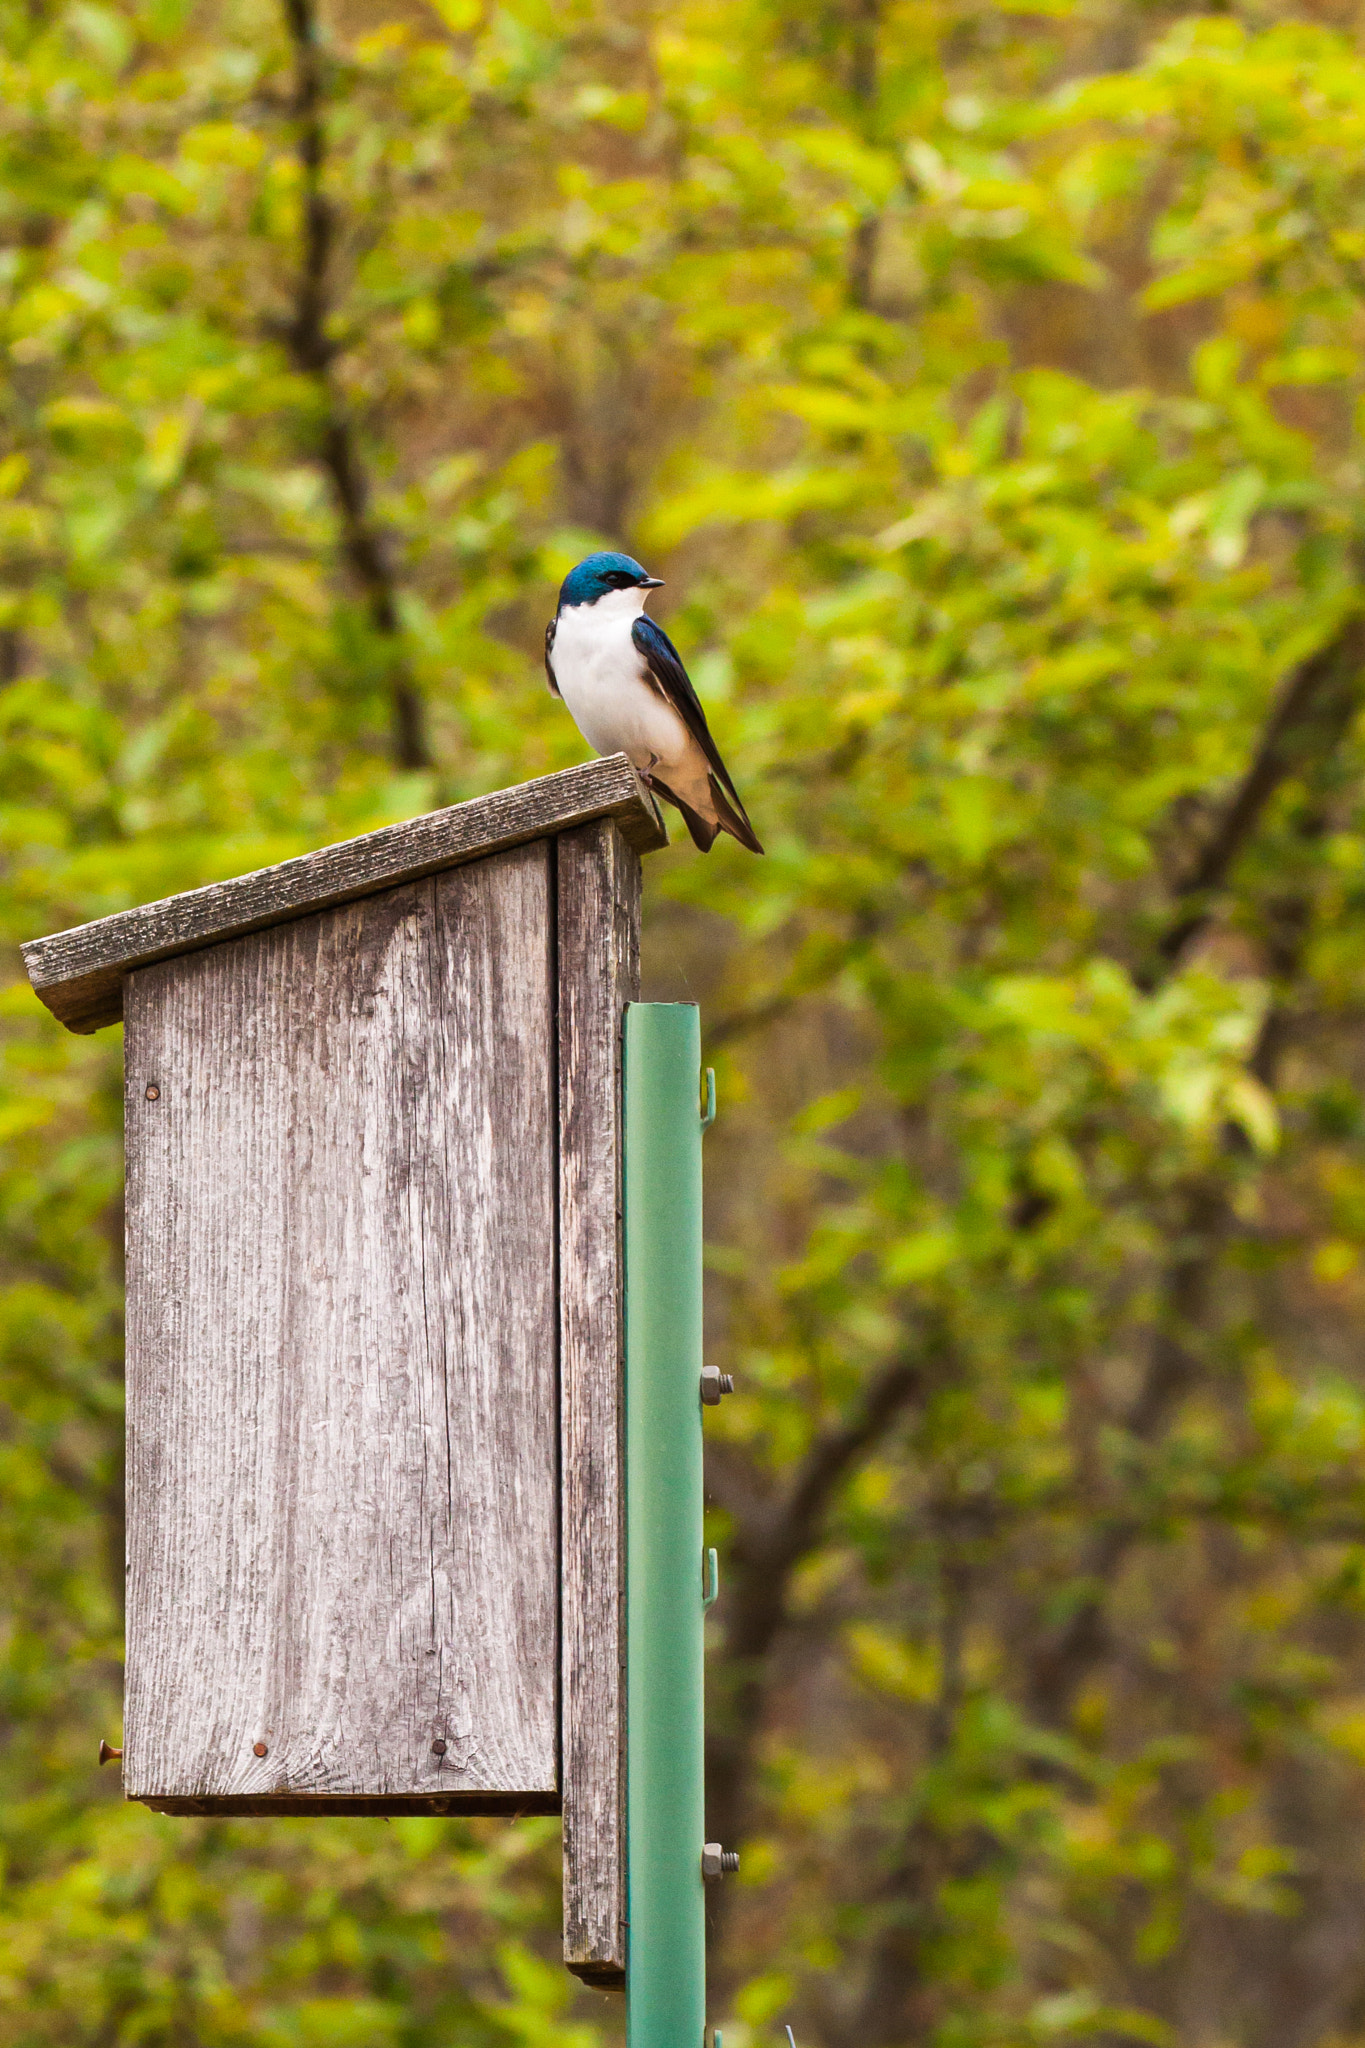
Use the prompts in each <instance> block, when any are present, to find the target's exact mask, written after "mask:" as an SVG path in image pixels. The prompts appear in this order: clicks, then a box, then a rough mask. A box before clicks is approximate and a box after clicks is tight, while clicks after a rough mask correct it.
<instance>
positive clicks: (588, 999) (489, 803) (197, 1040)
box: [24, 755, 665, 1981]
mask: <svg viewBox="0 0 1365 2048" xmlns="http://www.w3.org/2000/svg"><path fill="white" fill-rule="evenodd" d="M664 843H665V834H664V831H663V828H662V825H661V823H660V820H659V816H658V813H657V811H656V809H655V807H654V804H653V802H652V800H651V798H650V796H649V794H648V792H647V791H646V790H645V789H644V788H643V786H642V785H641V783H640V782H639V780H638V779H637V777H636V775H635V774H634V772H633V770H632V769H631V767H630V766H629V764H628V762H627V761H626V760H625V758H624V756H620V755H618V756H615V757H613V758H612V759H610V760H605V761H595V762H592V763H590V764H589V765H587V766H585V767H581V768H574V769H570V770H568V771H567V772H566V773H564V774H560V775H551V776H547V777H546V778H544V779H543V780H541V781H537V782H530V783H526V784H524V785H522V786H520V787H518V788H515V789H510V790H505V791H502V792H500V793H498V794H496V795H493V796H488V797H481V798H478V799H476V800H475V801H474V802H471V803H465V804H457V805H456V806H454V807H453V808H452V809H449V810H444V811H438V812H435V813H433V814H431V815H429V816H426V817H421V818H417V819H414V820H412V821H411V822H410V823H407V824H402V825H394V826H391V827H389V828H387V829H386V830H384V831H380V832H373V833H370V834H368V835H366V836H365V837H364V838H360V839H354V840H351V841H349V842H347V843H345V844H342V845H337V846H329V847H325V848H323V849H322V850H321V851H319V852H316V853H311V854H307V855H305V856H303V857H302V858H300V859H297V860H290V861H286V862H284V863H283V864H282V865H280V866H278V867H273V868H268V869H265V870H263V871H261V872H259V873H256V874H250V875H244V876H240V877H238V878H237V879H235V880H232V881H227V882H220V883H216V884H214V885H212V886H211V887H208V888H203V889H195V890H192V891H190V892H189V893H188V894H186V895H181V896H174V897H171V898H169V899H168V900H166V901H163V902H159V903H151V904H146V905H143V906H141V907H140V908H137V909H133V910H128V911H124V912H122V913H120V914H119V915H117V916H114V917H108V918H104V919H101V920H100V921H99V922H98V923H95V924H89V925H84V926H82V927H80V928H79V929H77V930H74V931H68V932H61V933H58V934H56V935H55V936H54V937H50V938H44V939H39V940H36V941H35V942H33V943H32V944H31V945H29V946H27V947H25V949H24V951H25V960H26V964H27V967H28V971H29V976H30V979H31V981H32V984H33V987H34V989H35V990H36V991H37V993H38V995H39V996H40V997H41V998H42V1000H43V1002H44V1003H46V1004H47V1006H48V1008H49V1009H50V1010H52V1011H53V1012H54V1014H55V1015H56V1016H57V1017H59V1018H60V1019H61V1020H62V1021H63V1023H65V1024H67V1025H68V1026H69V1027H70V1028H71V1029H72V1030H73V1031H95V1030H98V1029H99V1027H100V1026H101V1025H105V1024H112V1023H116V1022H117V1021H118V1020H119V1019H120V1018H121V1019H122V1021H123V1025H124V1031H125V1047H126V1073H127V1082H126V1087H127V1096H126V1129H127V1246H128V1339H127V1374H128V1663H127V1694H126V1715H125V1732H124V1761H123V1771H124V1784H125V1789H126V1791H127V1793H128V1796H129V1797H130V1798H133V1799H139V1800H143V1801H145V1802H146V1803H147V1804H148V1805H149V1806H153V1807H156V1808H158V1809H159V1810H161V1811H163V1812H170V1813H193V1814H302V1813H330V1814H402V1813H444V1814H453V1813H485V1814H486V1813H537V1812H539V1813H547V1812H557V1811H560V1810H562V1811H563V1815H564V1825H565V1862H566V1871H565V1902H566V1903H565V1941H566V1959H567V1960H568V1961H569V1963H570V1966H571V1967H572V1968H574V1969H576V1970H577V1971H579V1973H580V1974H582V1975H584V1976H586V1977H589V1978H597V1979H599V1980H606V1981H609V1980H611V1979H613V1978H616V1977H619V1974H620V1971H621V1968H622V1965H623V1957H624V1935H623V1920H624V1898H623V1877H622V1801H623V1781H622V1771H623V1766H622V1716H623V1712H624V1702H623V1685H622V1669H623V1664H622V1658H623V1643H622V1629H623V1625H622V1573H623V1546H624V1529H623V1520H622V1515H623V1510H622V1412H621V1411H622V1397H621V1385H622V1380H621V1357H622V1341H623V1339H622V1290H621V1284H620V1257H621V1254H620V1244H619V1229H618V1218H619V1209H620V1201H619V1191H618V1176H619V1170H620V1168H619V1160H620V1146H619V1117H620V1088H619V1062H620V1040H621V1018H622V1011H623V1008H624V1006H625V1005H626V1004H627V1002H629V1001H630V1000H631V999H632V998H633V997H634V996H635V995H636V993H637V989H636V982H637V959H638V940H639V901H640V855H641V854H642V853H644V852H647V851H649V850H650V849H651V848H654V847H658V846H661V845H663V844H664Z"/></svg>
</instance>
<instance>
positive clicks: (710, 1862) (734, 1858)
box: [701, 1842, 739, 1884]
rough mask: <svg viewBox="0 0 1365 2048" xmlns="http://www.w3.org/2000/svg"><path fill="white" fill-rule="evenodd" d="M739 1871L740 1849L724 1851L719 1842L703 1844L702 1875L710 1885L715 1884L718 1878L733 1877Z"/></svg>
mask: <svg viewBox="0 0 1365 2048" xmlns="http://www.w3.org/2000/svg"><path fill="white" fill-rule="evenodd" d="M738 1869H739V1851H738V1849H722V1848H721V1846H720V1843H719V1842H704V1843H703V1844H702V1852H701V1874H702V1876H703V1877H704V1878H705V1880H706V1882H707V1883H708V1884H714V1882H715V1880H716V1879H717V1878H718V1877H733V1876H734V1874H735V1872H736V1871H737V1870H738Z"/></svg>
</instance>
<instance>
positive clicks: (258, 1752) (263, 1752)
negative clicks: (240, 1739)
mask: <svg viewBox="0 0 1365 2048" xmlns="http://www.w3.org/2000/svg"><path fill="white" fill-rule="evenodd" d="M251 1754H252V1755H253V1756H269V1754H270V1751H269V1750H268V1749H267V1748H266V1746H265V1744H264V1743H263V1742H253V1743H252V1745H251Z"/></svg>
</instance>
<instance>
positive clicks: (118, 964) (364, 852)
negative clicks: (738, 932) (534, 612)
mask: <svg viewBox="0 0 1365 2048" xmlns="http://www.w3.org/2000/svg"><path fill="white" fill-rule="evenodd" d="M594 818H614V819H615V820H616V823H617V824H618V825H619V827H620V829H621V831H622V833H623V835H624V837H625V838H626V840H627V841H628V842H629V844H630V845H632V846H633V847H634V848H635V849H636V851H637V852H639V853H650V852H653V851H654V850H655V849H656V848H658V847H661V846H666V845H667V844H668V834H667V832H666V830H665V828H664V824H663V820H662V819H661V817H660V816H659V812H658V809H657V807H656V805H655V803H654V800H653V798H652V797H651V795H650V793H649V791H648V790H647V789H646V788H645V786H644V784H643V783H642V782H641V780H640V778H639V776H638V775H637V774H636V773H635V770H634V769H633V768H632V767H631V765H630V762H629V761H628V760H627V759H626V757H625V755H624V754H612V755H610V756H608V758H607V759H606V760H601V761H588V762H585V763H584V764H583V765H582V766H581V767H578V768H566V769H564V770H562V771H561V772H560V773H559V774H558V775H543V776H540V777H538V778H537V779H536V780H535V781H534V782H519V783H517V784H515V785H514V786H513V787H512V788H511V789H499V790H495V791H493V793H492V794H491V795H489V796H479V797H473V798H471V800H470V801H469V802H468V803H463V804H451V805H450V806H449V807H448V808H446V809H445V810H440V811H428V812H426V813H425V814H424V815H423V816H422V817H420V818H408V819H406V820H405V821H404V822H403V823H402V824H399V825H386V826H384V827H383V828H382V829H381V830H380V831H378V832H366V833H363V834H362V835H361V837H360V838H358V839H343V840H341V841H340V842H338V844H336V845H335V846H324V847H320V848H318V850H317V851H316V852H314V853H305V854H300V855H299V856H298V858H297V859H295V860H286V861H280V862H279V863H278V864H277V865H276V866H274V867H268V868H258V869H256V871H255V872H254V873H252V874H248V875H235V876H233V877H232V879H231V880H229V881H226V882H210V883H209V884H208V885H207V886H206V887H205V888H202V889H188V890H186V891H185V892H184V893H183V894H182V895H179V896H165V897H163V898H162V899H161V900H160V901H159V902H156V903H140V904H138V905H136V906H135V907H134V908H133V909H131V910H121V911H118V912H117V913H116V914H115V915H114V916H112V917H101V918H97V919H96V920H95V921H94V923H92V924H82V925H76V926H74V927H73V928H72V929H71V930H70V931H64V932H54V933H52V934H51V935H50V936H49V937H47V938H42V939H30V940H29V942H28V944H27V945H25V946H24V948H23V955H24V965H25V967H26V968H27V970H28V978H29V981H30V982H31V983H32V986H33V989H34V991H35V993H36V994H37V995H38V997H39V998H40V1000H41V1001H42V1002H44V1003H45V1004H46V1005H47V1007H48V1009H49V1010H51V1012H52V1014H53V1015H54V1016H55V1017H58V1018H60V1020H61V1022H62V1023H63V1024H65V1025H66V1026H67V1027H68V1029H69V1030H71V1031H80V1032H89V1031H98V1030H99V1028H100V1026H101V1025H103V1024H117V1023H118V1022H120V1020H121V1019H122V1016H123V977H124V975H125V974H126V973H128V971H129V970H130V969H131V968H134V967H145V966H148V965H149V964H150V963H151V962H152V961H154V960H167V959H170V958H172V957H173V956H174V955H175V954H177V953H191V952H197V951H198V950H199V949H200V948H201V947H204V946H212V945H216V944H218V943H219V942H220V941H221V940H224V939H234V938H239V937H240V936H241V935H242V933H244V932H255V931H261V930H264V929H265V927H266V926H268V925H274V924H282V923H284V922H285V921H286V920H287V919H290V918H295V917H304V916H307V915H308V913H309V912H311V911H317V910H326V909H329V908H330V907H331V906H332V905H334V904H338V903H351V902H354V901H355V900H356V899H357V898H358V897H361V896H373V895H375V894H377V893H378V892H379V891H380V890H381V889H392V888H396V887H397V886H398V885H399V884H400V883H402V882H412V881H416V880H417V879H418V878H419V877H421V876H423V875H432V874H436V873H438V872H439V871H440V870H441V869H442V868H453V867H460V866H463V865H464V864H465V863H466V862H468V861H474V860H479V859H482V858H483V856H485V855H486V854H491V853H500V852H502V851H503V850H504V849H505V848H507V847H509V846H521V845H524V844H525V843H526V842H527V841H528V840H532V839H543V838H548V837H551V836H553V835H555V834H557V833H560V832H567V831H570V830H571V829H572V828H573V827H574V826H575V825H586V824H588V823H590V822H591V821H592V820H593V819H594Z"/></svg>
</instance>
